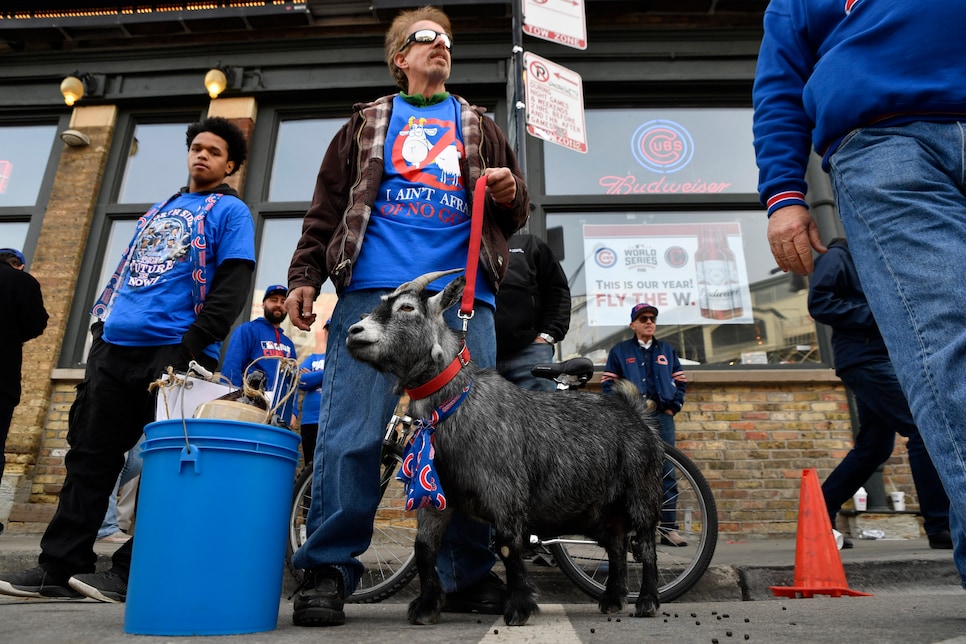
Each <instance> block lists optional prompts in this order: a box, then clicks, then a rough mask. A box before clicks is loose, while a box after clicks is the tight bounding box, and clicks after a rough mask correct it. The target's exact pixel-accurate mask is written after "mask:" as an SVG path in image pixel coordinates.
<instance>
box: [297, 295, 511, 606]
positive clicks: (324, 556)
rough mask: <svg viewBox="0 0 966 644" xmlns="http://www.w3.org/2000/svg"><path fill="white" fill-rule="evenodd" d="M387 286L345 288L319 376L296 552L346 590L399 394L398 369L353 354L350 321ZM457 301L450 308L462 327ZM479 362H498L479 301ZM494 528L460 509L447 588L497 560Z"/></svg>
mask: <svg viewBox="0 0 966 644" xmlns="http://www.w3.org/2000/svg"><path fill="white" fill-rule="evenodd" d="M388 292H389V291H388V290H367V291H355V292H352V293H344V294H343V295H341V296H340V297H339V301H338V303H337V304H336V306H335V310H334V311H333V312H332V321H331V324H330V327H329V341H328V346H327V347H326V353H325V378H324V379H323V381H322V408H321V413H320V415H319V433H318V441H317V443H316V447H315V457H314V464H313V471H312V504H311V506H310V508H309V514H308V517H306V532H307V534H308V538H307V539H306V541H305V543H304V544H303V545H302V547H301V548H299V549H298V551H296V553H295V554H294V555H292V563H293V564H294V565H295V566H296V567H298V568H303V569H306V570H308V569H312V568H316V567H319V566H331V567H334V568H336V569H338V570H339V571H340V572H341V573H342V578H343V581H344V582H345V589H346V593H351V592H352V591H353V590H355V587H356V584H357V583H358V580H359V577H360V576H361V574H362V571H363V565H362V563H360V562H359V560H358V559H356V556H357V555H360V554H362V553H363V552H365V550H366V548H368V547H369V543H370V541H371V540H372V524H373V520H374V518H375V515H376V508H377V507H378V505H379V498H380V495H381V494H380V489H379V466H380V454H381V451H382V436H383V430H384V429H385V426H386V422H387V421H388V420H389V418H390V416H392V412H393V409H394V408H395V406H396V403H397V401H398V396H396V395H395V394H394V393H393V391H392V389H393V385H394V384H395V380H396V378H395V376H391V375H389V374H383V373H379V372H378V371H376V370H375V369H373V368H372V367H370V366H369V365H366V364H363V363H362V362H358V361H356V360H354V359H353V358H352V357H351V356H350V355H349V351H348V349H346V346H345V338H346V337H347V335H348V333H347V330H348V328H349V327H350V326H352V325H353V324H355V323H356V322H357V321H358V320H359V318H360V316H361V315H363V314H366V313H369V311H371V310H372V309H373V308H374V307H375V306H376V304H378V303H379V300H380V296H382V295H385V294H386V293H388ZM457 309H458V306H454V307H452V308H451V309H449V310H448V311H447V312H446V319H447V322H448V323H449V324H450V326H452V327H453V328H455V329H460V328H461V326H462V322H461V321H459V320H458V319H457V317H456V313H457ZM466 343H467V346H468V347H469V350H470V356H471V357H472V359H473V361H474V362H475V363H476V364H477V365H479V366H480V367H493V366H494V365H495V364H496V336H495V332H494V329H493V309H491V308H489V307H488V306H486V305H484V304H481V303H480V302H477V303H476V304H475V312H474V315H473V319H471V320H470V322H469V327H468V333H467V338H466ZM489 544H490V527H489V526H488V525H486V524H484V523H479V522H476V521H472V520H470V519H467V518H465V517H463V516H461V515H459V514H457V515H456V516H455V517H454V518H453V521H452V522H451V523H450V526H449V529H448V531H447V536H446V538H445V539H444V542H443V547H442V549H441V550H440V553H439V557H438V559H437V569H438V570H439V575H440V579H441V580H442V583H443V589H444V591H445V592H447V593H451V592H454V591H456V590H460V589H465V588H467V587H469V586H472V585H473V584H475V583H476V582H478V581H480V580H481V579H483V578H484V577H485V576H486V575H487V574H488V573H489V571H490V569H491V568H492V567H493V563H494V555H493V552H492V551H491V550H490V548H489Z"/></svg>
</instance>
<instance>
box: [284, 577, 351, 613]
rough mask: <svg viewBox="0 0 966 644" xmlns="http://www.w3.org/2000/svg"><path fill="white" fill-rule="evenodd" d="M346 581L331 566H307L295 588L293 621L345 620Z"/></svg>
mask: <svg viewBox="0 0 966 644" xmlns="http://www.w3.org/2000/svg"><path fill="white" fill-rule="evenodd" d="M343 606H345V585H344V582H343V581H342V573H341V572H339V571H338V570H337V569H335V568H332V567H331V566H321V567H319V568H313V569H312V570H306V571H305V575H304V576H303V578H302V583H301V585H299V588H298V590H296V591H295V602H294V603H293V606H292V608H293V611H292V623H293V624H295V625H296V626H341V625H342V624H345V612H344V611H343V610H342V607H343Z"/></svg>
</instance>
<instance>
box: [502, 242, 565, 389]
mask: <svg viewBox="0 0 966 644" xmlns="http://www.w3.org/2000/svg"><path fill="white" fill-rule="evenodd" d="M509 244H510V268H509V270H507V272H506V279H504V280H503V284H502V285H501V286H500V292H499V293H498V294H497V296H496V314H495V316H494V321H495V324H496V368H497V371H499V372H500V373H501V374H503V377H504V378H506V379H507V380H509V381H510V382H514V383H516V384H518V385H519V386H521V387H523V388H524V389H532V390H535V391H540V390H543V391H553V389H554V387H555V385H554V383H553V381H551V380H547V379H546V378H535V377H533V376H532V375H531V374H530V368H531V367H533V365H535V364H540V363H545V362H550V361H552V360H553V345H554V344H556V343H557V342H560V341H561V340H563V338H564V336H565V335H567V330H568V329H569V328H570V286H569V285H568V284H567V276H566V275H565V274H564V272H563V269H562V268H561V267H560V262H558V261H557V258H556V257H554V255H553V251H552V250H551V249H550V247H549V246H547V244H546V243H544V241H543V240H542V239H540V238H539V237H534V236H533V235H529V234H526V233H517V234H515V235H514V236H513V237H511V238H510V242H509Z"/></svg>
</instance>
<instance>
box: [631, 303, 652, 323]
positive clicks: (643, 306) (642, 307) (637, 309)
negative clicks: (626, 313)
mask: <svg viewBox="0 0 966 644" xmlns="http://www.w3.org/2000/svg"><path fill="white" fill-rule="evenodd" d="M641 313H653V314H654V317H657V307H656V306H654V305H653V304H648V303H647V302H641V303H640V304H635V305H634V308H632V309H631V322H633V321H634V320H636V319H637V316H638V315H640V314H641Z"/></svg>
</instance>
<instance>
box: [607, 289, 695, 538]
mask: <svg viewBox="0 0 966 644" xmlns="http://www.w3.org/2000/svg"><path fill="white" fill-rule="evenodd" d="M657 314H658V309H657V307H656V306H653V305H651V304H648V303H646V302H641V303H639V304H635V305H634V307H633V308H631V323H630V327H631V330H632V331H633V332H634V337H632V338H630V339H629V340H624V341H623V342H618V343H617V344H615V345H614V347H613V348H612V349H611V350H610V354H609V355H608V356H607V364H606V365H604V373H603V374H601V377H600V389H601V391H603V392H604V393H605V394H611V393H613V391H614V381H615V380H618V379H621V378H623V379H626V380H629V381H631V382H632V383H634V385H635V386H636V387H637V390H638V391H639V392H640V393H641V395H642V396H643V397H644V398H646V399H647V407H648V409H649V410H651V411H652V412H654V413H656V414H657V419H658V423H659V426H660V430H661V439H662V440H663V441H664V442H665V443H667V444H668V445H674V416H675V414H677V413H678V412H679V411H681V407H683V406H684V392H685V390H686V389H687V387H688V379H687V377H686V376H685V375H684V370H683V369H682V368H681V361H680V360H678V354H677V353H676V352H675V351H674V347H672V346H671V345H670V344H668V343H667V342H662V341H661V340H658V339H657V338H655V337H654V333H655V332H656V331H657ZM664 470H665V471H664V505H663V506H662V508H661V530H660V532H661V543H662V544H664V545H665V546H672V547H677V548H683V547H685V546H687V545H688V542H687V540H686V539H685V538H684V537H683V536H681V533H679V532H678V524H677V517H676V515H677V510H676V504H675V502H674V499H676V498H677V484H676V483H675V482H674V480H673V477H672V476H671V474H672V472H673V470H672V469H671V466H670V464H669V463H665V468H664Z"/></svg>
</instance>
